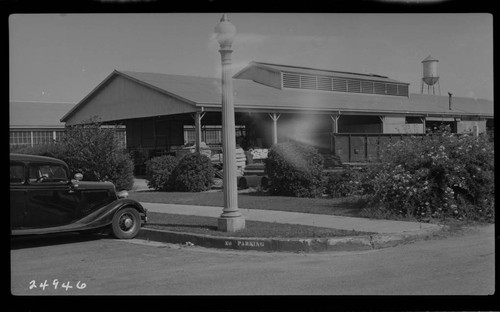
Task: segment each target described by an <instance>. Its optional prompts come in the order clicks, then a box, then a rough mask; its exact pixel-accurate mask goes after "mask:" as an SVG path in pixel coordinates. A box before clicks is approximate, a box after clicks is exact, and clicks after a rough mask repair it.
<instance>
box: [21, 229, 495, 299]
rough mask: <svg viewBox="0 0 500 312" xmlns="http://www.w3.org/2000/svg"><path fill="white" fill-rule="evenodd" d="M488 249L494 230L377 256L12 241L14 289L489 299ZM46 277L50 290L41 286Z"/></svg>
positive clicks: (60, 239)
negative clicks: (444, 296) (483, 297)
mask: <svg viewBox="0 0 500 312" xmlns="http://www.w3.org/2000/svg"><path fill="white" fill-rule="evenodd" d="M494 252H495V249H494V226H487V227H482V228H479V229H475V230H473V231H468V232H466V233H462V234H458V235H454V236H451V237H445V238H440V239H432V240H427V241H419V242H414V243H411V244H407V245H400V246H397V247H393V248H387V249H381V250H374V251H365V252H341V253H339V252H336V253H333V252H332V253H321V254H292V253H263V252H256V251H255V252H254V251H229V250H214V249H206V248H202V247H196V246H195V247H181V246H179V245H172V244H162V243H154V242H145V241H141V240H130V241H123V240H114V239H111V238H103V237H100V236H87V235H85V236H81V235H62V236H55V237H54V236H49V237H43V238H36V239H13V240H12V243H11V292H12V294H14V295H129V294H131V295H141V294H142V295H176V294H180V295H187V294H192V295H227V294H243V295H247V294H248V295H255V294H260V295H488V294H493V293H494V291H495V275H494V272H495V254H494ZM45 280H46V281H47V284H48V286H45V287H43V283H44V281H45ZM55 280H57V281H55ZM66 282H69V284H68V283H66ZM65 283H66V287H64V284H65ZM41 284H42V286H41ZM34 286H36V287H34ZM68 286H72V288H68ZM30 288H31V289H30ZM43 288H44V289H43Z"/></svg>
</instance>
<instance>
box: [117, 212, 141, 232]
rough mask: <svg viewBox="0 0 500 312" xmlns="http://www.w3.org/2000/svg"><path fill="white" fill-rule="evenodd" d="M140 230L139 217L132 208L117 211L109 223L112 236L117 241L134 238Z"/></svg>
mask: <svg viewBox="0 0 500 312" xmlns="http://www.w3.org/2000/svg"><path fill="white" fill-rule="evenodd" d="M140 229H141V216H140V215H139V212H138V211H137V210H136V209H134V208H130V207H127V208H123V209H120V210H119V211H117V212H116V213H115V215H114V217H113V222H112V223H111V230H112V232H113V236H115V237H116V238H119V239H131V238H134V237H135V236H136V235H137V233H139V230H140Z"/></svg>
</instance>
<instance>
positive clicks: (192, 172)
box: [168, 153, 215, 192]
mask: <svg viewBox="0 0 500 312" xmlns="http://www.w3.org/2000/svg"><path fill="white" fill-rule="evenodd" d="M214 175H215V170H214V168H213V166H212V162H211V161H210V158H208V157H207V156H206V155H203V154H199V153H192V154H187V155H186V156H184V157H183V158H182V159H181V160H180V161H179V163H178V164H177V166H176V167H175V168H174V170H173V172H172V175H171V177H170V181H169V183H168V189H171V190H174V191H180V192H201V191H207V190H209V189H210V188H211V187H212V185H213V184H214Z"/></svg>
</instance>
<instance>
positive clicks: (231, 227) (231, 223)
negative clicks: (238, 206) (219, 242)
mask: <svg viewBox="0 0 500 312" xmlns="http://www.w3.org/2000/svg"><path fill="white" fill-rule="evenodd" d="M217 221H218V225H219V227H218V228H219V231H222V232H236V231H239V230H243V229H245V218H243V216H239V217H230V218H224V217H221V218H218V219H217Z"/></svg>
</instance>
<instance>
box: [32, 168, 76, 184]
mask: <svg viewBox="0 0 500 312" xmlns="http://www.w3.org/2000/svg"><path fill="white" fill-rule="evenodd" d="M29 172H30V175H29V181H30V182H31V183H45V182H61V183H63V182H67V181H68V176H67V174H66V170H65V169H64V167H63V166H62V165H57V164H31V165H30V167H29Z"/></svg>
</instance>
